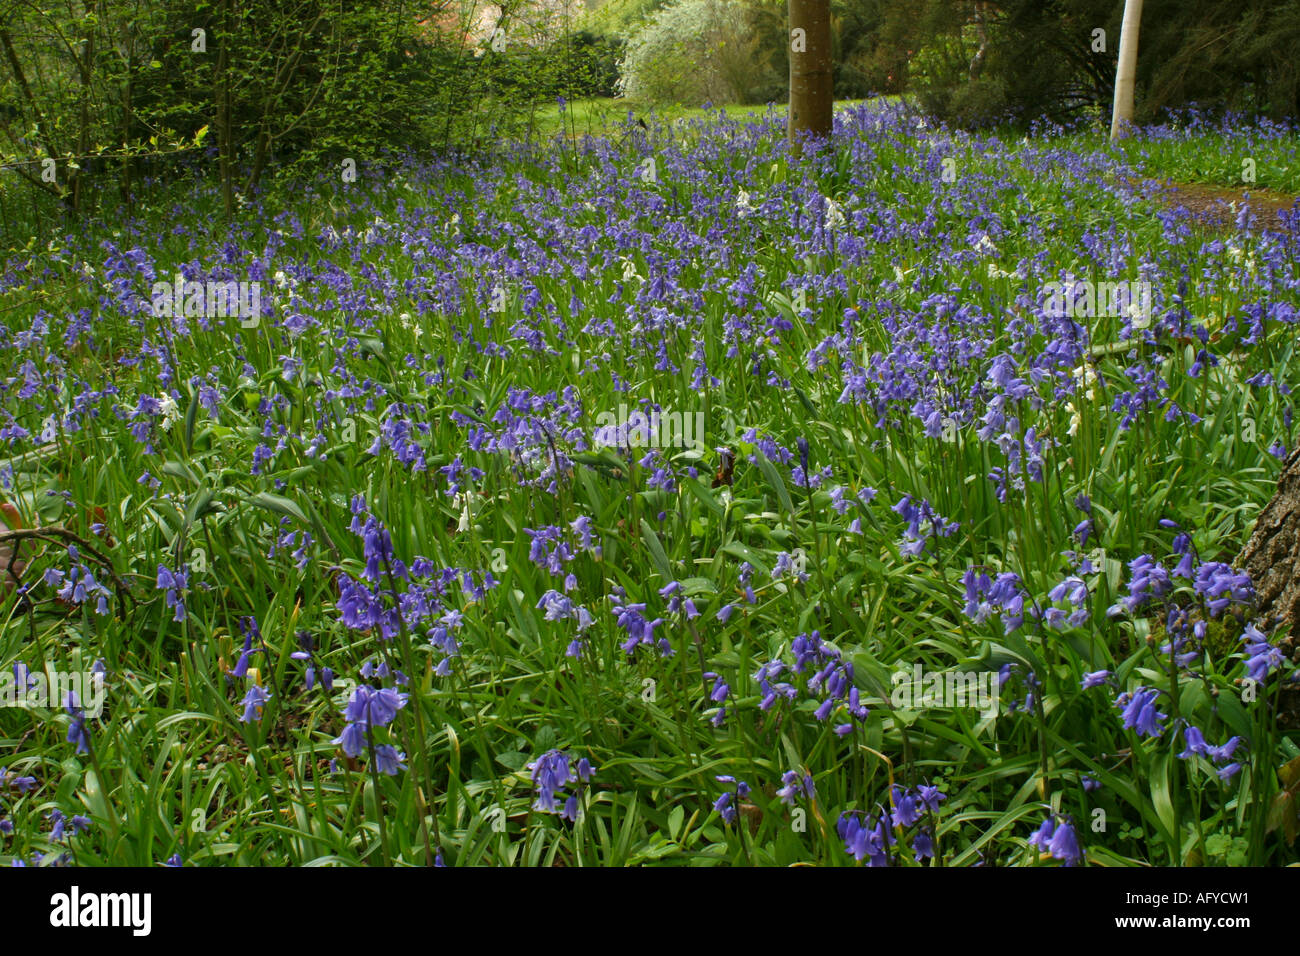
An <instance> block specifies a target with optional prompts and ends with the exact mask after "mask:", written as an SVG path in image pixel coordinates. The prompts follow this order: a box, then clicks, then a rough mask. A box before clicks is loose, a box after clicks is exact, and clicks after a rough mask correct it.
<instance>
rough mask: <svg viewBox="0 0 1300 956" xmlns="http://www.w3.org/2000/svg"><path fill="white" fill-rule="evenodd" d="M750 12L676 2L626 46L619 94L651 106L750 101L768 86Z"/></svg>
mask: <svg viewBox="0 0 1300 956" xmlns="http://www.w3.org/2000/svg"><path fill="white" fill-rule="evenodd" d="M757 62H761V61H760V60H759V50H758V43H757V40H756V39H755V38H754V36H752V34H751V32H750V30H749V13H748V10H747V9H746V7H745V6H744V5H743V4H741V3H739V2H735V0H675V2H673V3H670V4H668V5H667V6H665V7H663V8H661V9H660V10H658V11H657V12H655V13H654V14H652V15H651V16H650V18H649V19H648V20H646V21H645V23H643V24H642V25H641V26H640V27H638V28H637V30H636V32H635V33H634V34H633V35H632V36H631V38H630V39H629V40H628V42H627V50H626V52H625V53H624V56H623V62H622V70H621V72H622V77H621V82H620V92H622V93H623V94H624V95H625V96H627V97H628V98H629V99H632V100H636V101H640V102H649V103H684V104H687V105H698V104H700V103H705V102H713V103H718V104H723V103H734V102H747V100H746V99H745V96H746V94H747V93H748V92H749V90H750V89H751V88H754V87H755V86H756V85H757V86H758V87H760V88H766V86H767V85H770V84H766V83H765V81H763V80H761V79H760V80H759V81H758V83H757V84H755V81H754V80H753V79H752V77H753V74H754V73H755V72H759V71H756V70H755V65H756V63H757Z"/></svg>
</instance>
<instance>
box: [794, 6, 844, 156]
mask: <svg viewBox="0 0 1300 956" xmlns="http://www.w3.org/2000/svg"><path fill="white" fill-rule="evenodd" d="M834 106H835V84H834V77H833V75H832V73H831V4H830V0H790V120H789V125H788V127H787V129H788V133H789V137H790V146H791V147H792V148H793V149H794V150H795V151H796V152H798V149H799V140H800V138H801V137H803V136H805V135H811V136H816V137H818V138H824V137H827V136H829V135H830V133H831V116H832V113H833V110H834Z"/></svg>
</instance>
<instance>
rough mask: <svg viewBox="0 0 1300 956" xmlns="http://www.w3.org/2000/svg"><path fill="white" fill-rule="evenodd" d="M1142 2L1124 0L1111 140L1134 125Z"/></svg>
mask: <svg viewBox="0 0 1300 956" xmlns="http://www.w3.org/2000/svg"><path fill="white" fill-rule="evenodd" d="M1141 22H1142V0H1124V25H1123V27H1122V28H1121V32H1120V35H1119V65H1118V66H1116V68H1115V103H1114V106H1113V107H1112V108H1111V114H1110V138H1111V141H1112V142H1113V141H1114V140H1116V139H1118V138H1119V136H1120V133H1121V131H1122V130H1123V129H1124V127H1125V126H1126V125H1127V124H1129V123H1132V122H1133V87H1134V84H1135V83H1136V81H1137V61H1138V27H1139V26H1140V25H1141Z"/></svg>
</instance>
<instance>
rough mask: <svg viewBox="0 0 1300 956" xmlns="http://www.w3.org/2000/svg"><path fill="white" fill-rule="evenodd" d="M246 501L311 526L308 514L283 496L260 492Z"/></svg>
mask: <svg viewBox="0 0 1300 956" xmlns="http://www.w3.org/2000/svg"><path fill="white" fill-rule="evenodd" d="M244 500H246V501H247V502H248V503H249V504H250V505H253V506H254V507H257V508H264V509H265V510H267V511H273V512H275V513H276V514H281V515H284V516H286V517H288V518H293V519H294V520H295V521H301V522H302V523H303V524H310V522H309V521H308V520H307V515H306V513H305V512H304V511H303V510H302V509H301V508H300V507H298V504H297V502H295V501H291V500H289V499H288V498H285V497H283V496H282V495H273V494H271V493H270V492H269V491H259V492H258V493H257V494H255V495H250V496H249V497H248V498H246V499H244Z"/></svg>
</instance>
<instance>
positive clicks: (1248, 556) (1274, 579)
mask: <svg viewBox="0 0 1300 956" xmlns="http://www.w3.org/2000/svg"><path fill="white" fill-rule="evenodd" d="M1237 564H1238V566H1239V567H1240V568H1241V569H1242V570H1244V571H1245V572H1246V573H1247V574H1249V575H1250V580H1251V582H1252V583H1254V585H1255V600H1256V609H1257V611H1258V613H1259V616H1260V618H1266V619H1267V621H1268V623H1270V624H1281V625H1282V627H1283V628H1284V629H1285V630H1286V633H1288V634H1289V635H1291V636H1293V637H1296V636H1300V447H1298V448H1296V450H1295V451H1293V452H1292V453H1291V455H1290V457H1289V458H1287V460H1286V465H1285V466H1284V467H1283V469H1282V475H1281V477H1279V478H1278V480H1277V493H1276V494H1275V495H1273V500H1272V501H1270V502H1269V503H1268V504H1267V505H1265V506H1264V510H1263V511H1261V512H1260V515H1259V518H1258V520H1257V521H1256V522H1255V530H1254V531H1253V532H1252V533H1251V535H1250V540H1249V541H1247V542H1246V547H1245V548H1244V549H1242V552H1241V555H1240V556H1239V557H1238V558H1237Z"/></svg>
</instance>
